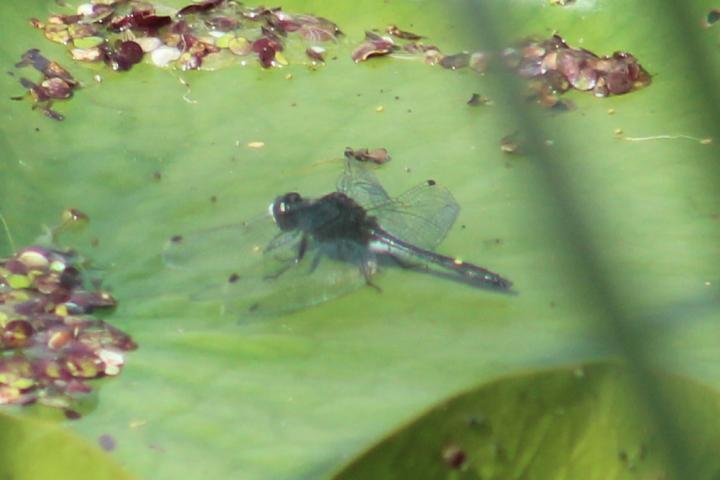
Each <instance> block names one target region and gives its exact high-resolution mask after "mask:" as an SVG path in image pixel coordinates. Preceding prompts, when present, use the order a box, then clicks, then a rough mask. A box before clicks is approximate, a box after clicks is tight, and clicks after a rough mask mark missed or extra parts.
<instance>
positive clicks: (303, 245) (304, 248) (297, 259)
mask: <svg viewBox="0 0 720 480" xmlns="http://www.w3.org/2000/svg"><path fill="white" fill-rule="evenodd" d="M307 247H308V240H307V235H303V236H302V238H301V239H300V245H298V254H297V257H295V263H300V260H302V259H303V257H305V252H307Z"/></svg>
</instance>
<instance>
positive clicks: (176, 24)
mask: <svg viewBox="0 0 720 480" xmlns="http://www.w3.org/2000/svg"><path fill="white" fill-rule="evenodd" d="M159 10H161V8H160V7H158V6H157V5H154V4H152V3H149V2H144V1H143V2H141V1H124V0H123V1H114V2H102V3H100V2H97V3H86V4H82V5H80V6H79V7H78V8H77V10H76V12H75V13H74V14H70V15H52V16H50V17H49V18H48V19H47V21H46V22H41V21H40V20H37V19H33V20H32V21H31V24H32V25H33V27H35V28H37V29H40V30H42V31H43V33H44V34H45V37H46V38H47V39H49V40H51V41H53V42H56V43H60V44H63V45H66V46H68V48H70V51H71V53H72V56H73V58H74V59H75V60H78V61H83V62H99V61H104V62H105V63H107V64H108V65H110V66H111V67H112V68H113V69H114V70H116V71H126V70H129V69H131V68H132V66H133V65H135V64H137V63H139V62H140V61H142V60H143V58H144V56H145V54H150V58H151V61H152V63H153V64H154V65H157V66H159V67H168V66H172V67H175V68H178V69H180V70H194V69H198V68H201V67H202V66H203V64H205V63H206V62H208V61H211V60H212V62H211V63H212V66H213V67H211V68H214V66H217V65H221V64H223V63H224V62H225V63H231V62H232V61H233V59H234V57H235V56H245V55H249V54H252V53H254V54H256V56H257V58H258V60H259V63H260V64H261V65H262V66H263V67H264V68H269V67H279V66H284V65H287V64H289V61H288V60H287V59H286V58H285V56H284V55H283V54H281V53H280V52H282V51H284V50H285V48H286V45H285V44H286V43H288V42H295V43H297V42H303V43H304V44H305V45H304V47H303V49H302V50H306V49H313V48H315V47H318V44H319V43H324V42H333V41H335V40H336V39H337V37H338V36H339V35H341V34H342V32H341V31H340V29H339V28H338V26H337V25H336V24H335V23H333V22H331V21H329V20H327V19H325V18H322V17H315V16H312V15H305V14H290V13H287V12H284V11H282V9H281V8H279V7H277V8H271V9H268V8H264V7H253V8H251V7H245V6H243V5H241V4H240V3H238V2H235V1H231V0H204V1H200V2H197V3H192V4H189V5H186V6H185V7H182V8H180V9H178V10H177V11H176V12H175V13H174V14H171V15H160V14H159V13H158V11H159ZM162 11H167V8H166V7H162ZM308 44H309V45H308ZM293 50H296V49H295V48H293ZM300 58H302V57H300ZM315 60H316V61H317V59H315Z"/></svg>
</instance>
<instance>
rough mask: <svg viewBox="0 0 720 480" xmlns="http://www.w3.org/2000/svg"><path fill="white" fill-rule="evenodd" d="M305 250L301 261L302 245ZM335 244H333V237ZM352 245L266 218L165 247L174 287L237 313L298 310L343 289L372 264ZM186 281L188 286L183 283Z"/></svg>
mask: <svg viewBox="0 0 720 480" xmlns="http://www.w3.org/2000/svg"><path fill="white" fill-rule="evenodd" d="M303 242H305V244H304V245H303V247H302V249H303V251H304V255H303V257H302V259H300V260H298V256H299V252H300V250H301V244H303ZM336 243H337V242H336ZM367 255H368V253H365V252H363V250H362V249H361V248H359V246H358V245H355V244H354V243H351V244H343V243H338V244H337V245H334V244H332V245H331V244H322V243H318V242H314V241H313V240H312V239H310V238H308V239H306V240H304V241H303V237H302V234H301V233H300V232H299V231H292V232H281V231H280V230H279V229H278V228H277V226H276V225H275V224H274V222H273V221H272V218H271V217H270V216H264V217H262V218H261V219H259V220H256V221H253V222H250V223H243V224H237V225H228V226H223V227H218V228H212V229H208V230H201V231H196V232H192V233H189V234H187V235H182V234H181V235H179V236H176V237H173V239H170V240H169V241H168V242H167V243H166V245H165V248H164V249H163V254H162V257H163V261H164V262H165V264H166V265H167V266H168V267H170V268H173V269H176V270H177V272H178V282H179V284H178V285H177V288H178V289H181V291H190V292H192V294H191V298H192V299H193V300H198V301H215V302H219V303H221V304H222V305H224V306H225V307H226V309H227V310H229V311H232V312H237V313H238V314H240V315H241V316H244V315H255V314H270V313H277V312H283V311H291V310H296V309H299V308H302V307H305V306H309V305H313V304H316V303H321V302H323V301H326V300H329V299H331V298H334V297H337V296H339V295H342V294H344V293H348V292H350V291H352V290H354V289H356V288H358V287H360V286H362V285H363V284H364V282H365V277H364V274H363V270H362V269H363V268H367V267H366V265H367V264H368V263H369V262H372V260H373V259H372V258H368V257H367ZM188 284H189V286H188Z"/></svg>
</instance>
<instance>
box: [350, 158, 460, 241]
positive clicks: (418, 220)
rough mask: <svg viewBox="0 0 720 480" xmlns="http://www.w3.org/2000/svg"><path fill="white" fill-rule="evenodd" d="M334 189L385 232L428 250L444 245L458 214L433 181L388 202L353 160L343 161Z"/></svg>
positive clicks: (448, 196) (447, 193) (451, 200)
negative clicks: (346, 196) (370, 216)
mask: <svg viewBox="0 0 720 480" xmlns="http://www.w3.org/2000/svg"><path fill="white" fill-rule="evenodd" d="M337 189H338V191H339V192H342V193H345V194H346V195H348V196H349V197H351V198H352V199H354V200H355V201H356V202H358V203H359V204H360V205H362V206H363V207H364V208H365V209H366V210H367V211H368V213H369V214H370V215H373V216H375V217H376V218H377V219H378V223H379V224H380V226H381V227H383V228H384V229H385V230H387V231H388V232H390V233H392V234H393V235H395V236H397V237H398V238H400V239H402V240H405V241H407V242H410V243H413V244H415V245H417V246H418V247H422V248H428V249H431V250H432V249H435V248H436V247H437V246H438V245H439V244H440V243H441V242H442V241H443V239H444V238H445V236H446V235H447V233H448V231H449V230H450V228H452V225H453V224H454V223H455V219H456V218H457V215H458V213H459V211H460V206H459V205H458V203H457V202H456V201H455V198H454V197H453V196H452V194H451V193H450V191H449V190H447V189H446V188H445V187H442V186H440V185H438V184H436V183H435V182H434V181H427V182H425V183H422V184H420V185H418V186H417V187H415V188H412V189H410V190H408V191H407V192H405V193H404V194H402V195H400V196H399V197H397V198H391V197H390V196H389V195H388V194H387V192H386V191H385V189H384V188H383V187H382V186H381V185H380V182H379V181H378V179H377V177H375V175H374V174H373V173H372V172H371V171H369V170H368V169H367V168H366V167H365V166H364V165H363V164H361V163H360V162H358V161H356V160H353V159H346V161H345V171H344V172H343V174H342V175H341V176H340V179H339V180H338V184H337Z"/></svg>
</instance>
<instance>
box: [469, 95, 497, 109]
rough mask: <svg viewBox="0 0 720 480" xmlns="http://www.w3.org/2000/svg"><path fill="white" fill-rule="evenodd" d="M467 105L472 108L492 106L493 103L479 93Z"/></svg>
mask: <svg viewBox="0 0 720 480" xmlns="http://www.w3.org/2000/svg"><path fill="white" fill-rule="evenodd" d="M467 104H468V105H470V106H472V107H477V106H479V105H492V104H493V102H492V100H490V99H489V98H488V97H486V96H485V95H480V94H479V93H473V94H472V96H471V97H470V99H469V100H468V101H467Z"/></svg>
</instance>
